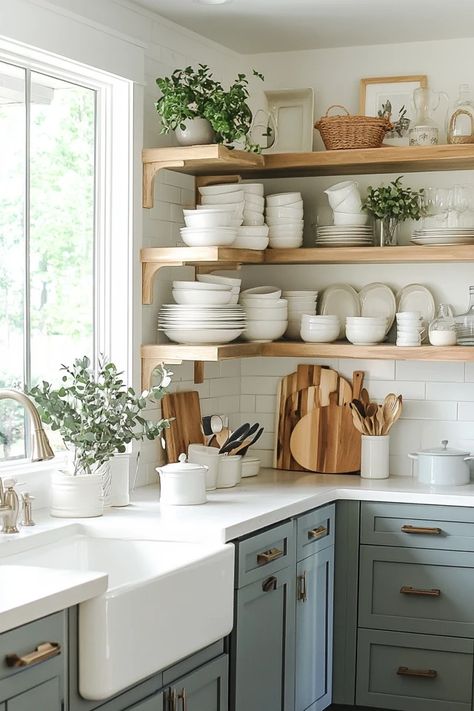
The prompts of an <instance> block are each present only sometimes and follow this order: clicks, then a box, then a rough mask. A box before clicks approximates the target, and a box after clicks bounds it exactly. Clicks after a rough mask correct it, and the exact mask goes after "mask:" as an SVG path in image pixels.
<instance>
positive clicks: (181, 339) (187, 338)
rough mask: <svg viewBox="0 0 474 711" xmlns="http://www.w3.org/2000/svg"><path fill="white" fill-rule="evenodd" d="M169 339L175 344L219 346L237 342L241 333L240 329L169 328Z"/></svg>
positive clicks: (167, 332) (167, 330) (166, 332)
mask: <svg viewBox="0 0 474 711" xmlns="http://www.w3.org/2000/svg"><path fill="white" fill-rule="evenodd" d="M164 333H165V335H166V336H167V338H169V339H170V341H174V342H175V343H186V344H188V345H199V344H202V343H209V344H219V343H230V342H231V341H235V339H236V338H238V337H239V336H240V335H241V333H242V329H240V328H202V329H197V328H196V329H190V328H167V329H165V331H164Z"/></svg>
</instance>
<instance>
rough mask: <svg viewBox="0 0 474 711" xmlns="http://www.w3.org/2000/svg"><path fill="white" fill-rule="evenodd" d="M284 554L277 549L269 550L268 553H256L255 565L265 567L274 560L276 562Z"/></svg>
mask: <svg viewBox="0 0 474 711" xmlns="http://www.w3.org/2000/svg"><path fill="white" fill-rule="evenodd" d="M283 555H285V554H284V552H283V551H281V550H280V549H279V548H270V549H269V550H268V551H262V553H257V563H258V565H267V563H271V562H272V561H274V560H278V558H281V557H282V556H283Z"/></svg>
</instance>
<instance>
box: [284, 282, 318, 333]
mask: <svg viewBox="0 0 474 711" xmlns="http://www.w3.org/2000/svg"><path fill="white" fill-rule="evenodd" d="M282 296H283V298H284V299H286V300H287V301H288V328H287V329H286V331H285V336H286V338H291V339H293V340H296V339H297V338H300V335H301V317H302V316H303V314H308V315H310V316H314V314H315V313H316V304H317V299H318V292H317V291H284V292H283V294H282Z"/></svg>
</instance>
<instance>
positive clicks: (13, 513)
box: [2, 479, 20, 533]
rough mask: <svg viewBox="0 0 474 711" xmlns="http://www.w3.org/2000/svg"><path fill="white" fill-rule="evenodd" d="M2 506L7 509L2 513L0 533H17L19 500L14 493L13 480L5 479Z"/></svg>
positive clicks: (14, 482)
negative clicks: (0, 529) (0, 530)
mask: <svg viewBox="0 0 474 711" xmlns="http://www.w3.org/2000/svg"><path fill="white" fill-rule="evenodd" d="M3 484H4V486H5V495H4V505H5V506H6V507H8V510H7V511H4V513H3V528H2V533H19V530H18V526H17V522H18V515H19V513H20V500H19V498H18V494H17V493H16V491H15V484H16V481H15V479H5V481H4V482H3Z"/></svg>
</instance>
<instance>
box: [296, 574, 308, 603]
mask: <svg viewBox="0 0 474 711" xmlns="http://www.w3.org/2000/svg"><path fill="white" fill-rule="evenodd" d="M297 580H298V592H297V597H296V599H297V600H298V601H299V602H306V600H307V599H308V591H307V589H306V570H305V571H304V572H303V575H298V578H297Z"/></svg>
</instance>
